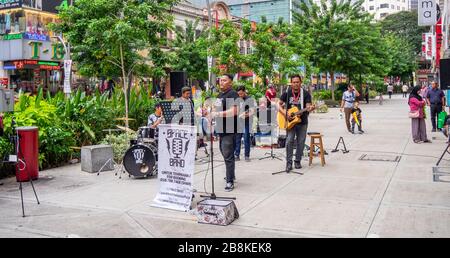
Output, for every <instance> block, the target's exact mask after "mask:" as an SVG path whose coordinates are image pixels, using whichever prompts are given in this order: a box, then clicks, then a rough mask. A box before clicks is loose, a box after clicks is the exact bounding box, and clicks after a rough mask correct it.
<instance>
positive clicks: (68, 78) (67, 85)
mask: <svg viewBox="0 0 450 258" xmlns="http://www.w3.org/2000/svg"><path fill="white" fill-rule="evenodd" d="M54 38H56V39H57V40H58V41H59V42H60V43H61V44H62V45H63V47H64V52H65V53H64V75H65V78H64V93H65V94H66V96H67V97H69V96H70V93H71V92H72V89H71V84H72V60H71V59H70V45H69V43H67V44H66V42H64V39H63V38H62V37H61V36H55V37H54Z"/></svg>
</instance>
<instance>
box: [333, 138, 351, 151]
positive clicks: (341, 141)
mask: <svg viewBox="0 0 450 258" xmlns="http://www.w3.org/2000/svg"><path fill="white" fill-rule="evenodd" d="M341 143H342V145H344V149H343V150H342V153H344V154H347V153H349V152H350V151H349V150H347V146H345V142H344V137H341V138H339V141H338V143H337V145H336V148H335V149H334V150H332V151H331V152H333V153H336V152H339V149H338V148H339V145H340V144H341Z"/></svg>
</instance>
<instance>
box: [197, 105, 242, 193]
mask: <svg viewBox="0 0 450 258" xmlns="http://www.w3.org/2000/svg"><path fill="white" fill-rule="evenodd" d="M210 113H211V112H210ZM210 128H211V132H210V133H211V137H210V138H211V139H210V140H211V141H210V144H211V146H210V159H209V162H210V165H211V178H212V179H211V182H212V184H211V190H212V191H211V193H210V194H208V195H200V197H201V198H206V199H207V200H208V199H209V200H236V197H219V196H216V193H215V189H214V148H213V145H214V129H213V128H214V127H213V120H212V119H211V122H210ZM233 155H234V154H233Z"/></svg>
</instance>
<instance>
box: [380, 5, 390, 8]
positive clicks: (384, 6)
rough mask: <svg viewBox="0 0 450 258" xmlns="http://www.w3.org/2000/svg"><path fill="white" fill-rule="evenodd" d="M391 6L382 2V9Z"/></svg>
mask: <svg viewBox="0 0 450 258" xmlns="http://www.w3.org/2000/svg"><path fill="white" fill-rule="evenodd" d="M383 8H389V4H380V9H383Z"/></svg>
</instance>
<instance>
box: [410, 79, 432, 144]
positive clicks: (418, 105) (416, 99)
mask: <svg viewBox="0 0 450 258" xmlns="http://www.w3.org/2000/svg"><path fill="white" fill-rule="evenodd" d="M408 105H409V107H410V112H409V117H410V118H411V129H412V137H413V141H414V143H420V142H426V143H429V142H431V141H430V140H428V137H427V127H426V123H425V112H424V107H425V105H426V101H425V100H424V99H423V98H422V96H420V87H419V86H416V87H414V88H413V89H412V91H411V94H410V96H409V101H408Z"/></svg>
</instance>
